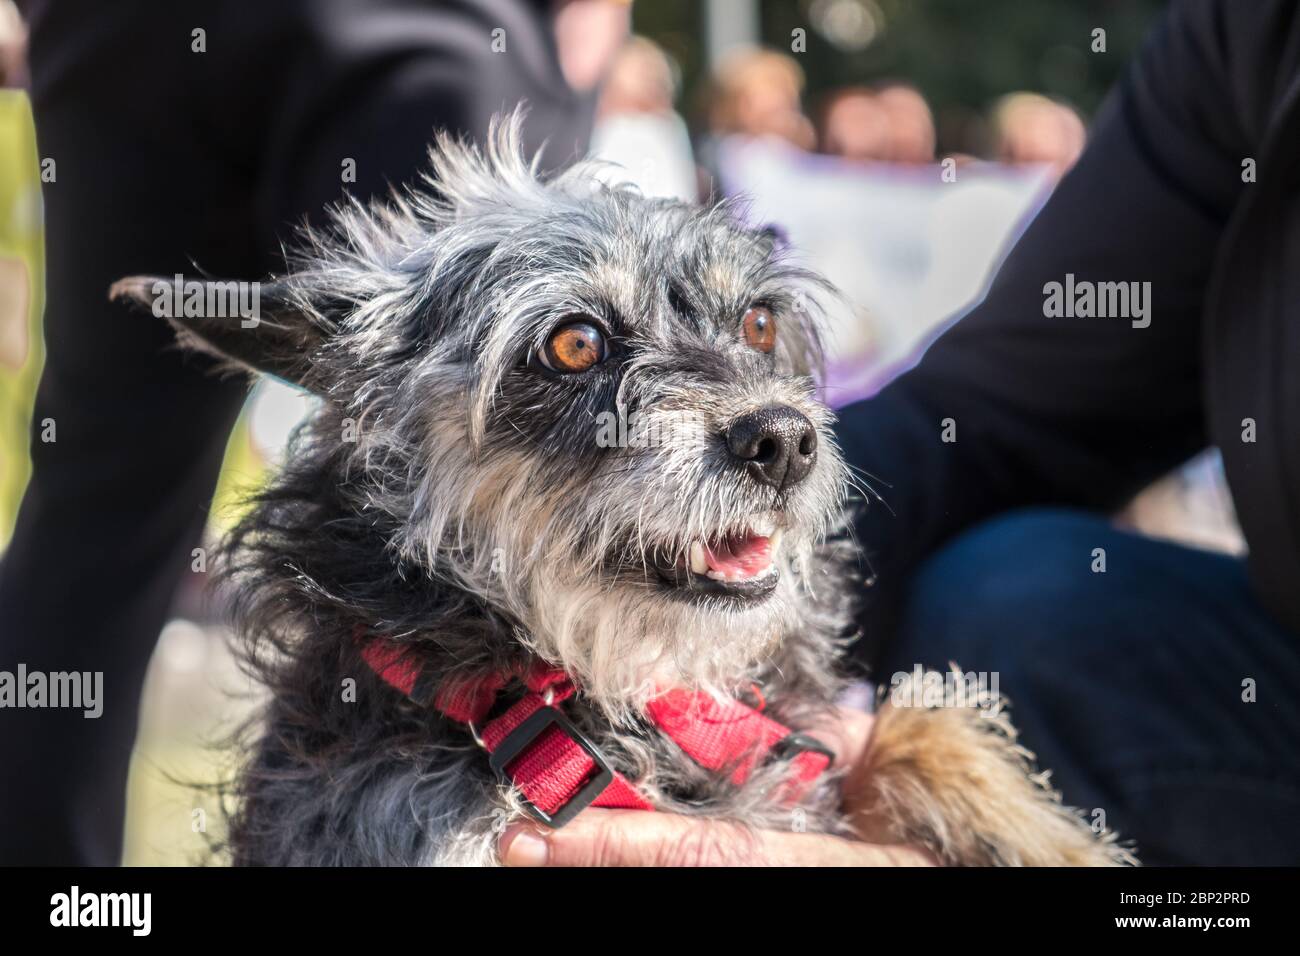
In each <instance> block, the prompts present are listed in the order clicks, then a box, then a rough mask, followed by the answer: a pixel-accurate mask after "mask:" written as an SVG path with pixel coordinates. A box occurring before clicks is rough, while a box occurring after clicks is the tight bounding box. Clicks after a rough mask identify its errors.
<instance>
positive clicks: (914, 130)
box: [876, 83, 935, 164]
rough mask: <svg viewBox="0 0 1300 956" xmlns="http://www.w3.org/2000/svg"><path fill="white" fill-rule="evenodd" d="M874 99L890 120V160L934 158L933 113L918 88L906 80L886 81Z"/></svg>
mask: <svg viewBox="0 0 1300 956" xmlns="http://www.w3.org/2000/svg"><path fill="white" fill-rule="evenodd" d="M876 103H877V104H879V106H880V108H881V109H882V110H884V112H885V115H886V116H887V117H888V120H889V140H890V148H889V157H888V158H889V160H890V161H891V162H895V163H911V164H921V163H932V162H934V144H935V134H934V114H932V113H931V112H930V104H928V103H927V102H926V101H925V97H924V96H922V95H921V93H920V91H919V90H917V89H916V88H915V87H912V86H908V85H907V84H905V83H887V84H885V85H883V86H880V87H879V88H877V90H876Z"/></svg>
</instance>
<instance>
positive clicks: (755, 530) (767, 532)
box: [749, 515, 776, 538]
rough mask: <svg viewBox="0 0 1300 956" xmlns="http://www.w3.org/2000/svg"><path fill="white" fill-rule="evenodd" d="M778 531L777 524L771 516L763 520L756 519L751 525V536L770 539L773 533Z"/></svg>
mask: <svg viewBox="0 0 1300 956" xmlns="http://www.w3.org/2000/svg"><path fill="white" fill-rule="evenodd" d="M775 529H776V522H775V521H773V520H772V517H771V515H764V516H763V517H761V518H755V519H754V521H753V523H752V524H751V525H750V528H749V532H750V534H754V535H757V536H758V537H760V538H770V537H771V536H772V532H773V531H774V530H775Z"/></svg>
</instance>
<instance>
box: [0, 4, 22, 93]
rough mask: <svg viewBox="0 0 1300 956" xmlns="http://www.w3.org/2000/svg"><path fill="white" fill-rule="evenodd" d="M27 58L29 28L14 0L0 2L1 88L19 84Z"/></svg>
mask: <svg viewBox="0 0 1300 956" xmlns="http://www.w3.org/2000/svg"><path fill="white" fill-rule="evenodd" d="M26 58H27V26H26V25H25V24H24V23H23V18H22V17H21V16H20V15H19V13H18V8H17V7H16V6H14V4H13V0H0V86H9V85H11V84H17V83H18V82H19V81H20V80H21V78H22V75H23V67H24V65H25V63H26Z"/></svg>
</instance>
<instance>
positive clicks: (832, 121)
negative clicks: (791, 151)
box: [819, 86, 891, 161]
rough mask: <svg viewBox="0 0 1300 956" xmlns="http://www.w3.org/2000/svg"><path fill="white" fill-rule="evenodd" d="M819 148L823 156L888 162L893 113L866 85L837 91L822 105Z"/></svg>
mask: <svg viewBox="0 0 1300 956" xmlns="http://www.w3.org/2000/svg"><path fill="white" fill-rule="evenodd" d="M819 145H820V148H821V151H822V152H823V153H827V154H829V155H831V156H840V157H843V158H844V159H851V160H857V161H866V160H882V161H883V160H888V159H889V156H890V151H891V139H890V123H889V114H888V113H887V112H886V111H885V108H884V107H883V106H882V105H881V104H880V102H879V100H878V99H877V98H876V94H875V93H873V92H872V91H871V90H869V89H867V88H866V87H864V86H849V87H845V88H844V89H840V90H836V91H835V92H834V93H832V94H831V95H830V97H829V98H828V99H827V100H826V101H825V102H824V103H823V105H822V110H821V130H820V137H819Z"/></svg>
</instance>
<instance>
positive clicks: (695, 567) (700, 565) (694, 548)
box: [691, 541, 709, 574]
mask: <svg viewBox="0 0 1300 956" xmlns="http://www.w3.org/2000/svg"><path fill="white" fill-rule="evenodd" d="M691 570H692V571H693V572H695V573H696V574H708V573H709V562H708V561H706V560H705V559H704V545H703V544H701V543H700V542H699V541H696V542H694V543H693V544H692V545H691Z"/></svg>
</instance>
